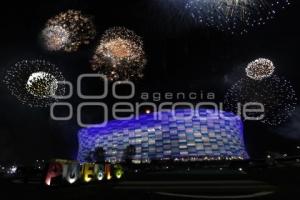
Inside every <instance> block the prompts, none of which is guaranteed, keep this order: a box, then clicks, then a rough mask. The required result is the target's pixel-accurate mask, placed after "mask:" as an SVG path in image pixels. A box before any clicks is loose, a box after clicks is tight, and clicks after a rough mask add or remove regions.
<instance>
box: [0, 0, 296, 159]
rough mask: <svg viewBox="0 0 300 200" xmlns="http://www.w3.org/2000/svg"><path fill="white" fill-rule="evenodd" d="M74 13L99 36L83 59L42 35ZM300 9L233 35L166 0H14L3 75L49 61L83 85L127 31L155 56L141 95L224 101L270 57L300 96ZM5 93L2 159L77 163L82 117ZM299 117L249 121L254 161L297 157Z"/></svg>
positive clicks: (4, 15)
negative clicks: (111, 38) (254, 65)
mask: <svg viewBox="0 0 300 200" xmlns="http://www.w3.org/2000/svg"><path fill="white" fill-rule="evenodd" d="M295 1H296V0H295ZM67 9H78V10H81V11H83V13H84V14H87V15H90V16H94V22H95V24H96V27H97V38H96V39H95V40H94V41H93V42H92V43H91V44H90V45H87V46H83V47H82V48H80V49H79V51H78V52H76V53H61V52H59V53H53V52H52V53H51V52H47V51H46V50H44V49H43V48H42V46H41V44H40V40H39V34H40V32H41V30H42V29H43V27H44V24H45V22H46V21H47V20H48V19H49V18H50V17H53V16H54V15H56V14H58V13H59V12H61V11H65V10H67ZM298 9H300V4H299V2H297V1H296V2H294V3H293V4H292V6H291V7H289V8H288V9H286V10H284V11H283V12H281V13H280V14H279V15H278V16H277V18H276V19H275V20H273V21H272V22H271V23H268V24H267V25H265V26H262V27H257V28H255V29H253V30H252V31H250V33H249V34H247V35H244V36H238V35H234V36H233V35H230V34H226V33H222V32H218V31H215V30H212V29H208V28H205V27H200V26H197V25H195V24H194V23H192V22H191V19H190V17H189V16H187V15H186V13H183V12H182V10H180V9H178V8H176V7H174V6H170V5H168V3H166V1H165V0H130V1H113V0H112V1H111V0H109V1H100V0H48V1H45V0H44V1H14V0H11V1H8V2H7V3H6V4H3V5H2V6H1V12H0V15H1V17H0V27H1V37H0V73H1V74H0V75H1V79H3V76H4V75H5V70H6V69H7V68H9V67H10V66H12V65H14V64H15V63H16V62H17V61H20V60H22V59H46V60H48V61H50V62H52V63H54V64H56V65H57V66H58V67H59V68H60V70H61V71H62V72H63V74H64V76H65V78H66V79H67V80H69V81H71V82H72V83H76V79H77V77H78V75H80V74H82V73H91V72H92V70H91V69H90V68H89V67H90V64H89V60H90V59H91V56H92V54H93V51H94V49H95V46H96V43H97V41H98V40H99V38H100V37H101V34H102V33H103V32H104V31H105V30H106V29H108V28H110V27H113V26H125V27H127V28H129V29H131V30H134V31H135V32H136V33H137V34H138V35H140V36H142V38H143V40H144V45H145V51H146V54H147V60H148V63H147V66H146V70H145V78H144V79H143V80H141V81H138V82H137V83H136V86H137V89H138V91H145V92H149V91H152V92H153V91H157V92H166V91H171V92H176V91H182V92H189V91H195V92H200V91H203V92H204V93H206V92H215V93H216V95H217V96H216V101H217V102H222V100H223V97H224V94H225V93H226V91H227V89H228V88H230V86H231V85H232V84H233V83H235V82H236V81H237V80H239V79H240V78H241V77H243V76H244V68H245V66H246V65H247V63H249V62H250V61H252V60H254V59H256V58H259V57H265V58H269V59H270V60H272V61H273V62H274V63H275V65H276V67H277V68H276V70H277V71H276V73H277V74H279V75H280V76H284V77H285V78H286V79H288V80H289V81H290V82H291V83H292V85H293V86H294V88H295V90H296V93H297V95H298V97H299V95H300V88H299V86H300V84H299V83H300V80H299V74H298V73H297V72H298V71H299V70H298V67H299V66H298V65H299V62H298V60H299V45H300V39H299V33H300V29H299V28H298V23H297V20H298V19H299V10H298ZM99 87H100V86H99V85H97V83H94V82H91V83H87V85H85V88H88V90H91V92H92V91H97V90H98V89H99ZM0 95H1V96H0V97H1V98H0V106H1V108H0V109H1V111H0V112H1V115H0V120H1V121H0V161H18V162H31V161H32V160H35V159H50V158H54V157H55V158H57V157H58V158H67V159H75V158H76V152H77V131H78V129H79V127H78V125H77V123H76V119H75V118H73V119H72V120H70V121H60V122H58V121H53V120H51V119H50V116H49V108H45V109H40V108H30V107H28V106H26V105H22V104H21V103H19V102H18V100H17V99H16V98H15V97H14V96H11V95H10V93H9V91H8V90H7V88H6V86H5V85H3V84H2V83H1V85H0ZM69 101H70V102H71V103H72V104H73V105H74V106H76V105H77V104H78V103H80V102H81V100H80V99H79V98H78V97H77V96H74V97H72V99H71V100H69ZM105 101H107V102H108V103H112V101H113V100H112V99H106V100H105ZM133 101H138V97H137V99H135V100H133ZM193 103H196V102H193ZM59 112H60V113H64V112H65V111H64V110H60V111H59ZM299 113H300V109H297V112H296V113H295V115H294V116H293V117H292V118H291V120H290V121H289V122H287V123H286V124H285V125H284V126H282V127H278V128H272V127H268V126H266V125H263V124H261V123H259V122H251V123H248V122H247V123H246V124H245V142H246V146H247V149H248V151H249V153H250V155H251V157H252V158H260V157H262V156H264V155H265V152H266V151H273V152H280V153H288V154H296V153H297V149H296V146H297V145H298V144H299V143H300V125H299V122H300V121H299V120H300V117H299ZM98 114H99V113H97V111H95V110H91V111H89V112H87V113H86V115H85V119H86V120H95V119H96V121H97V119H98V118H97V116H98ZM298 151H299V150H298ZM299 153H300V152H299Z"/></svg>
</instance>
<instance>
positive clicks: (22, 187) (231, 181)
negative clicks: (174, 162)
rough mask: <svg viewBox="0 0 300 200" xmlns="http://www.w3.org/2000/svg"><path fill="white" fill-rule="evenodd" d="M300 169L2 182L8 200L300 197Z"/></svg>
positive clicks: (162, 172) (148, 173)
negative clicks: (56, 182)
mask: <svg viewBox="0 0 300 200" xmlns="http://www.w3.org/2000/svg"><path fill="white" fill-rule="evenodd" d="M299 186H300V167H299V166H298V164H296V165H292V166H280V165H278V166H275V167H268V168H266V167H263V168H260V167H258V166H255V167H254V168H248V169H245V168H223V167H220V168H214V169H212V168H201V169H189V168H185V169H182V168H180V169H172V170H170V169H164V170H156V171H152V172H151V171H146V172H145V171H143V170H142V169H139V170H134V171H133V172H131V173H127V174H126V175H125V176H124V177H123V178H122V179H121V180H118V181H106V182H94V183H89V184H86V185H84V184H76V185H61V186H54V187H47V186H45V185H43V184H42V183H41V180H34V179H32V180H28V182H27V183H24V181H23V180H21V179H17V178H14V179H5V180H2V181H1V200H6V199H39V200H42V199H52V200H53V199H64V200H69V199H70V200H71V199H78V200H79V199H84V200H86V199H104V198H105V199H116V198H121V199H139V200H140V199H144V200H145V199H278V200H284V199H287V200H291V199H297V200H298V199H299V196H300V187H299Z"/></svg>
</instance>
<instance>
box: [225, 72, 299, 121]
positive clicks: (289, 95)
mask: <svg viewBox="0 0 300 200" xmlns="http://www.w3.org/2000/svg"><path fill="white" fill-rule="evenodd" d="M297 101H298V99H297V96H296V92H295V90H294V88H293V86H292V85H291V84H290V82H289V81H287V80H285V79H283V78H279V77H277V76H276V75H273V76H271V77H269V78H267V79H262V80H260V81H257V80H253V79H250V78H248V77H247V78H242V79H241V80H239V81H238V82H237V83H236V84H234V85H233V86H232V87H231V88H230V89H229V90H228V92H227V93H226V95H225V100H224V103H225V110H227V111H231V112H234V113H238V104H239V103H240V104H242V105H244V104H246V103H250V102H257V103H261V104H263V105H264V109H265V113H264V115H265V117H264V119H263V120H261V122H263V123H265V124H268V125H272V126H277V125H280V124H282V123H284V122H285V121H287V119H288V118H289V117H290V116H291V115H292V113H293V112H294V111H295V109H296V105H297ZM259 115H260V114H259ZM252 117H257V116H255V114H254V113H253V116H252Z"/></svg>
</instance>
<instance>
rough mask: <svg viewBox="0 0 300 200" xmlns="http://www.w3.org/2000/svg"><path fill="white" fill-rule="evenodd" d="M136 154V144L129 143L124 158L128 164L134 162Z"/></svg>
mask: <svg viewBox="0 0 300 200" xmlns="http://www.w3.org/2000/svg"><path fill="white" fill-rule="evenodd" d="M135 154H136V148H135V146H134V145H132V144H131V145H129V146H127V147H126V149H125V150H124V160H125V162H126V163H127V164H130V163H132V160H133V158H134V156H135Z"/></svg>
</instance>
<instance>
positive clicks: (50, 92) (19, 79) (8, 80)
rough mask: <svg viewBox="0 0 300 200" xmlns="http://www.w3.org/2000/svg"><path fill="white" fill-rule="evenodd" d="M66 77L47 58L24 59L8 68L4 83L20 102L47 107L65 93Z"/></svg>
mask: <svg viewBox="0 0 300 200" xmlns="http://www.w3.org/2000/svg"><path fill="white" fill-rule="evenodd" d="M64 80H65V79H64V77H63V75H62V73H61V72H60V71H59V70H58V68H57V67H56V66H55V65H53V64H51V63H49V62H47V61H45V60H23V61H20V62H18V63H16V64H15V65H14V66H13V67H11V68H10V69H9V70H7V73H6V75H5V77H4V83H5V84H6V85H7V88H8V89H9V91H10V92H11V94H12V95H14V96H15V97H16V98H17V99H18V100H19V101H20V102H22V103H23V104H27V105H29V106H30V107H47V106H49V105H50V104H51V103H54V102H56V101H57V99H56V98H55V97H54V95H56V96H63V95H64V94H65V86H64V84H61V83H63V82H64Z"/></svg>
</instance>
